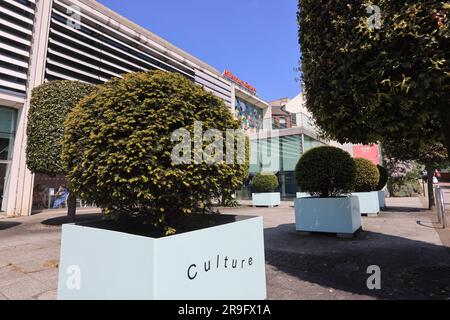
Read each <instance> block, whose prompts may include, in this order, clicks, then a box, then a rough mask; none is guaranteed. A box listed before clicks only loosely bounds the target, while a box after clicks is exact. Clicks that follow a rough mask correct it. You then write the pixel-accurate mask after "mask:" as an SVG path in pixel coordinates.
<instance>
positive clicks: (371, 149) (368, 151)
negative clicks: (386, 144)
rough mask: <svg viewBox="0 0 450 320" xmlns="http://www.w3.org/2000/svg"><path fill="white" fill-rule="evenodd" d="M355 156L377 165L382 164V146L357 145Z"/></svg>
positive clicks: (354, 149)
mask: <svg viewBox="0 0 450 320" xmlns="http://www.w3.org/2000/svg"><path fill="white" fill-rule="evenodd" d="M353 156H354V157H355V158H364V159H367V160H370V161H372V162H373V164H375V165H379V164H381V163H380V146H379V145H377V144H374V145H372V146H363V145H357V146H354V147H353Z"/></svg>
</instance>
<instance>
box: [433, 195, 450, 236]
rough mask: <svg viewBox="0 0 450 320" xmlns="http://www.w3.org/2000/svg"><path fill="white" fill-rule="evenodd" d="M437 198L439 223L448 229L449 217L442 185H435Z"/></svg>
mask: <svg viewBox="0 0 450 320" xmlns="http://www.w3.org/2000/svg"><path fill="white" fill-rule="evenodd" d="M434 190H435V192H434V194H435V199H436V209H437V213H438V220H439V223H440V224H441V225H442V228H444V229H447V218H446V216H445V201H444V190H443V188H442V187H439V186H438V187H435V189H434Z"/></svg>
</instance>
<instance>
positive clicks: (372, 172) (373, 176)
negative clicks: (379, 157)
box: [355, 158, 380, 192]
mask: <svg viewBox="0 0 450 320" xmlns="http://www.w3.org/2000/svg"><path fill="white" fill-rule="evenodd" d="M355 164H356V180H355V191H356V192H371V191H375V190H377V187H378V183H379V182H380V173H379V171H378V168H377V166H376V165H374V164H373V163H372V161H370V160H367V159H363V158H356V159H355Z"/></svg>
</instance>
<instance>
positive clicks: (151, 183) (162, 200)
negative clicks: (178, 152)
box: [63, 71, 248, 227]
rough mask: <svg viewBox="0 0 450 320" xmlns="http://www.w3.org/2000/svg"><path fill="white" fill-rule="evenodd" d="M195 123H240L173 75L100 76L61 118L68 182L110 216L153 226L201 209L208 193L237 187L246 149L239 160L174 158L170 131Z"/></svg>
mask: <svg viewBox="0 0 450 320" xmlns="http://www.w3.org/2000/svg"><path fill="white" fill-rule="evenodd" d="M196 121H201V122H202V123H203V131H206V130H208V129H217V130H219V131H221V132H222V133H225V131H226V130H227V129H240V128H241V126H240V122H239V121H237V120H236V119H235V118H234V117H233V115H232V113H231V111H230V109H229V108H228V107H227V106H225V105H224V103H223V101H222V100H221V99H219V98H217V97H216V96H214V95H213V94H212V93H209V92H206V91H205V90H204V89H203V88H202V87H200V86H198V85H195V84H194V83H192V82H191V81H189V80H188V79H186V78H185V77H183V76H181V75H179V74H175V73H166V72H162V71H149V72H141V73H130V74H127V75H125V76H124V78H123V79H113V80H111V81H109V82H107V83H106V84H105V85H103V86H102V87H101V88H100V90H99V91H98V92H97V94H95V95H92V96H90V97H89V99H87V100H84V101H83V102H82V103H80V104H78V106H77V107H76V108H75V109H74V111H73V112H72V113H71V114H70V115H69V117H68V120H67V122H66V132H65V141H64V148H63V159H64V164H65V167H66V170H67V172H68V179H69V181H70V185H71V187H72V188H74V189H75V190H76V191H77V192H78V193H79V194H80V195H81V197H82V198H83V199H85V200H87V201H91V202H95V203H96V204H97V205H99V206H100V207H102V208H103V209H104V211H105V212H106V213H107V214H109V215H110V216H112V217H114V218H121V217H130V216H132V217H134V216H140V217H145V219H146V220H147V222H149V223H152V224H153V225H154V226H155V227H162V226H164V225H165V224H166V223H168V221H170V219H171V218H174V217H177V216H178V215H183V214H184V215H189V214H192V213H196V212H200V211H202V212H203V210H205V209H207V208H208V207H209V206H210V205H211V202H212V197H214V195H217V194H221V193H222V194H223V191H225V190H226V191H230V192H231V191H234V190H236V189H238V188H240V187H241V186H242V184H243V183H244V181H245V179H246V178H247V174H248V154H247V155H246V157H247V158H246V159H245V160H246V161H245V164H240V163H237V162H236V161H235V162H233V163H232V164H228V163H213V164H208V163H206V162H205V161H202V162H201V163H199V164H196V163H194V154H193V153H192V156H191V157H190V158H191V159H189V161H188V162H186V163H185V164H175V163H174V162H173V161H172V157H171V153H172V151H173V150H174V147H175V146H176V145H177V144H178V142H176V141H172V139H171V138H172V134H173V132H174V131H176V130H178V129H182V128H185V129H187V130H188V131H189V133H190V135H191V137H192V136H193V134H194V123H195V122H196ZM192 140H194V139H192ZM206 144H207V143H204V144H203V146H204V147H205V146H206ZM188 146H189V144H188ZM190 146H191V147H192V150H194V148H193V147H194V142H193V141H192V142H191V144H190ZM234 149H236V147H235V148H234ZM235 151H237V150H235Z"/></svg>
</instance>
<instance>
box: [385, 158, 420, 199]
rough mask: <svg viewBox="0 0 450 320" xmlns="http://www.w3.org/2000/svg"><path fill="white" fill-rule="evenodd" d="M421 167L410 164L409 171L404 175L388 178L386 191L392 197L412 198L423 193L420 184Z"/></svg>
mask: <svg viewBox="0 0 450 320" xmlns="http://www.w3.org/2000/svg"><path fill="white" fill-rule="evenodd" d="M420 178H421V167H420V165H418V164H417V163H414V162H413V163H412V165H411V170H407V171H406V173H405V174H402V175H394V176H392V175H391V177H390V178H389V182H388V190H389V193H390V194H391V196H392V197H412V196H413V195H414V194H420V193H422V192H423V189H422V186H421V183H420Z"/></svg>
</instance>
